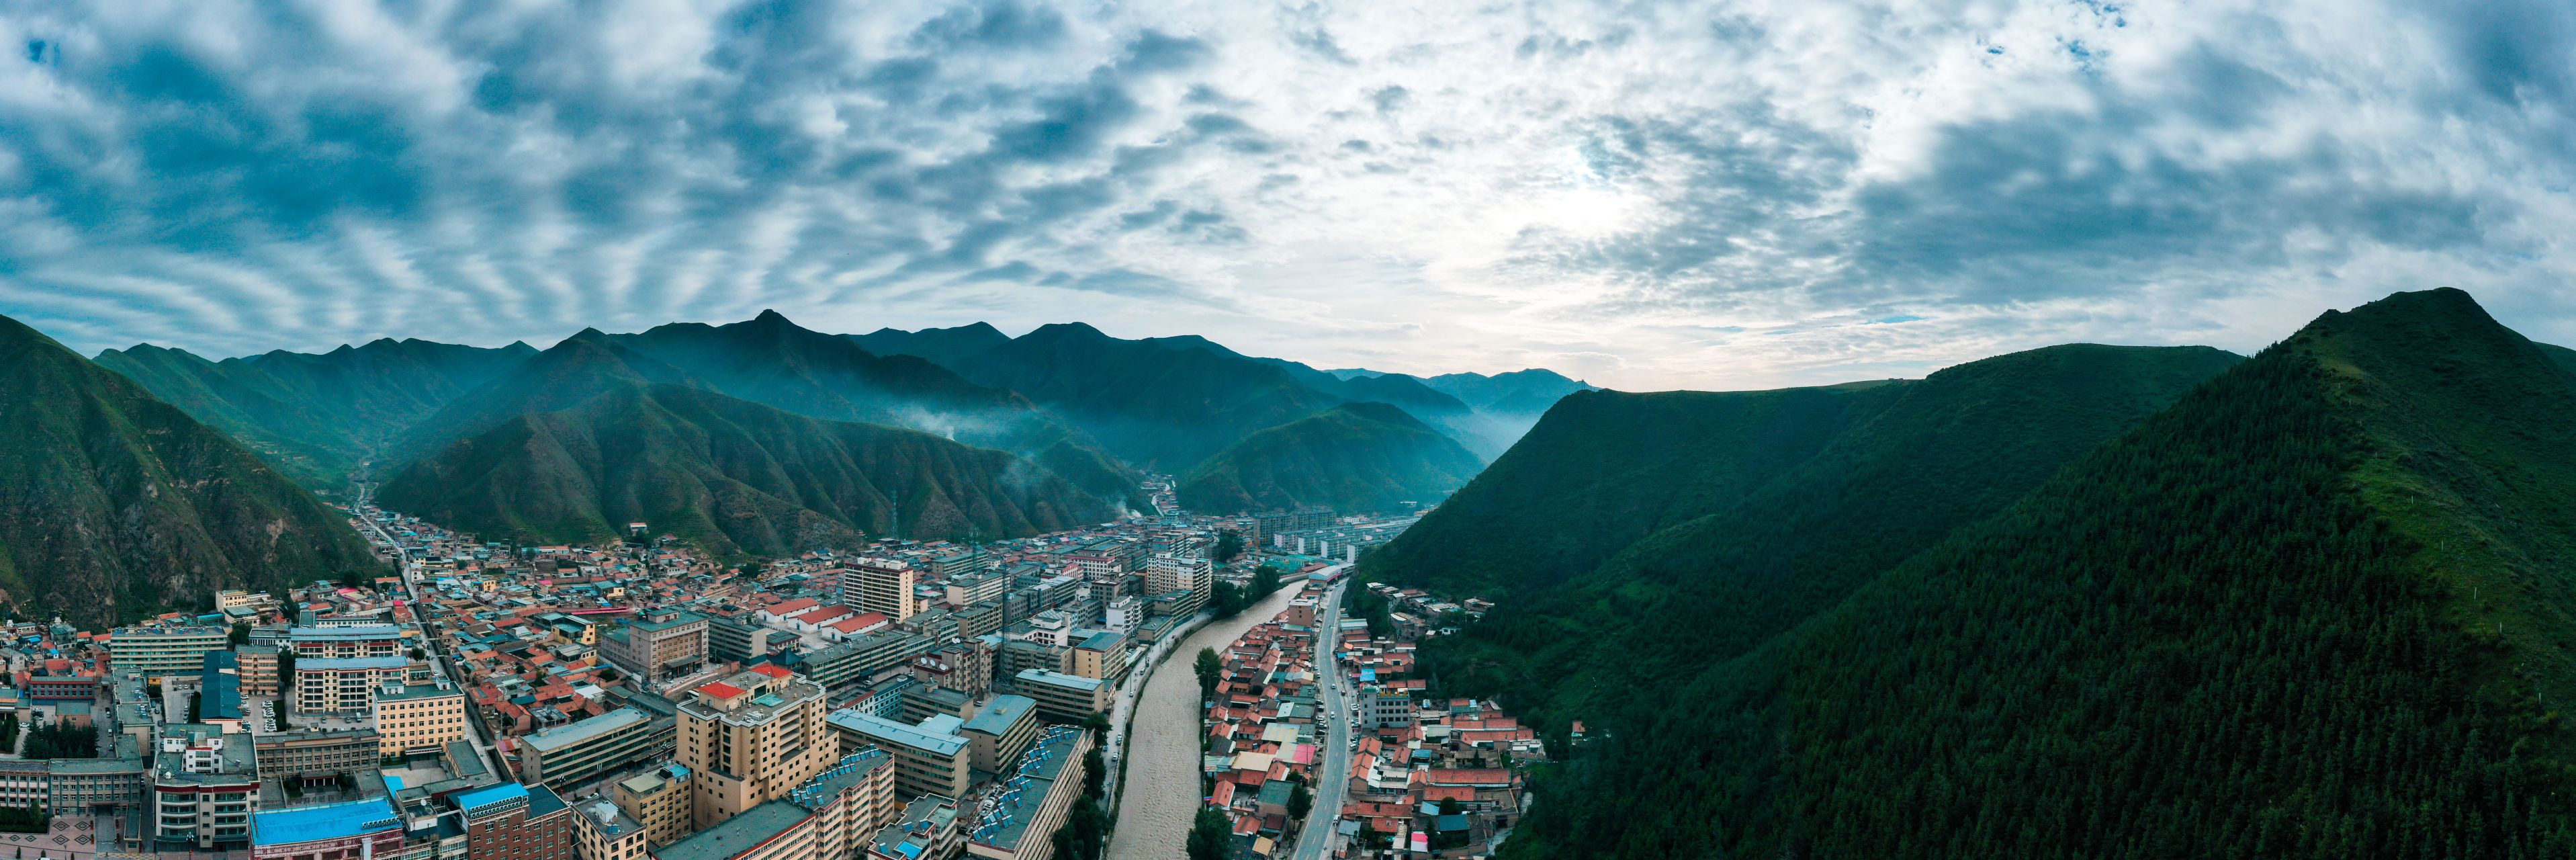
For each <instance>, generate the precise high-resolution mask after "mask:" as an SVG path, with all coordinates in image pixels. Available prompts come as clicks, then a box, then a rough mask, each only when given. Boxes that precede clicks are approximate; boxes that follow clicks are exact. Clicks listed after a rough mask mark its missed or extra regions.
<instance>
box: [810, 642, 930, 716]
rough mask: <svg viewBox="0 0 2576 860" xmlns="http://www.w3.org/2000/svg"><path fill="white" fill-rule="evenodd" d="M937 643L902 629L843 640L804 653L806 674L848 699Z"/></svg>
mask: <svg viewBox="0 0 2576 860" xmlns="http://www.w3.org/2000/svg"><path fill="white" fill-rule="evenodd" d="M935 647H938V643H936V642H933V641H931V640H930V638H929V637H926V636H922V635H919V634H915V633H907V632H904V631H901V630H885V631H879V632H876V633H870V634H867V635H865V636H857V637H852V638H849V639H844V640H842V641H841V642H839V643H838V644H835V645H832V646H831V647H828V648H825V649H823V650H821V651H816V652H814V653H811V654H807V655H805V659H804V665H803V668H804V673H805V677H806V678H809V679H811V680H812V681H813V682H814V683H816V684H820V685H822V686H823V688H824V689H826V690H829V691H831V695H832V696H833V697H834V698H836V699H837V698H846V697H848V696H850V695H851V694H854V693H856V692H858V689H859V687H861V686H863V685H865V684H866V683H867V682H868V679H869V678H870V677H872V676H874V675H876V673H878V672H882V671H885V670H887V669H891V668H894V667H896V666H901V665H904V664H905V663H908V662H911V660H912V658H914V657H919V656H921V655H923V654H928V653H930V649H932V648H935Z"/></svg>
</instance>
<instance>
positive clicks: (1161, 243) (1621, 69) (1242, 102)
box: [0, 0, 2576, 390]
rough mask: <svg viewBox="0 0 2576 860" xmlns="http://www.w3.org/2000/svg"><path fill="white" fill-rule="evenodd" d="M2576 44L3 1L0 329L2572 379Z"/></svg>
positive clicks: (676, 6) (1988, 11)
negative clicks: (2238, 365) (773, 319)
mask: <svg viewBox="0 0 2576 860" xmlns="http://www.w3.org/2000/svg"><path fill="white" fill-rule="evenodd" d="M2571 126H2576V5H2571V4H2568V3H2565V2H2564V0H2481V2H2475V3H2460V2H2438V3H2423V4H2403V3H2398V4H2383V3H2377V2H2372V0H2326V2H2310V0H2263V2H2194V1H2193V0H2174V2H2158V3H2152V4H2144V5H2141V6H2138V7H2134V8H2133V7H2131V6H2129V5H2127V4H2117V3H2111V2H2102V0H2079V1H2078V2H1942V1H1941V0H1934V2H1923V3H1902V4H1882V3H1847V2H1837V0H1783V2H1763V0H1753V2H1736V3H1612V2H1551V0H1531V2H1517V3H1515V2H1488V3H1424V2H1389V0H1375V2H1338V0H1315V2H1290V3H1265V2H1257V0H1236V1H1235V2H1213V3H1212V2H1156V0H1145V2H1134V3H1097V2H1087V3H1023V2H1010V0H1002V2H985V3H918V2H906V0H872V2H820V0H816V1H815V2H797V0H781V2H722V1H721V0H719V1H716V2H692V0H634V2H611V0H596V2H561V0H494V2H473V0H455V2H440V0H412V2H392V0H267V2H241V0H174V2H145V0H88V2H80V3H68V4H67V3H59V2H53V0H0V314H5V315H8V316H11V317H15V318H17V319H19V320H21V321H23V322H26V323H28V324H29V325H33V326H35V327H37V328H39V329H41V330H43V331H45V332H47V333H48V334H50V335H52V336H54V337H55V338H56V339H57V340H60V341H62V342H64V343H65V344H66V345H68V346H71V347H72V348H74V349H77V350H80V351H82V352H84V353H89V352H95V351H96V350H99V349H102V348H108V347H122V346H126V345H129V344H133V343H137V342H150V343H157V344H162V345H167V346H176V347H181V348H184V349H188V350H191V351H194V352H198V353H200V354H203V355H208V356H213V357H221V356H231V355H242V354H250V353H256V352H263V351H267V350H270V349H280V348H283V349H292V350H299V351H315V350H324V349H329V348H331V347H333V346H336V345H338V344H341V343H347V342H363V341H365V340H369V339H373V338H377V337H383V336H392V337H421V338H427V339H431V340H441V341H450V342H462V343H474V344H485V345H498V344H503V343H507V342H509V341H512V340H526V341H528V342H530V343H532V344H536V345H539V346H544V345H547V344H550V343H552V342H553V341H555V340H557V339H559V338H562V337H564V336H567V335H569V334H571V333H573V332H575V331H578V330H580V329H581V328H583V327H586V326H589V327H597V328H600V329H603V330H607V331H635V330H641V329H643V328H647V327H650V326H653V325H657V324H661V323H664V322H670V321H674V320H684V321H703V322H724V321H732V320H740V319H746V318H749V317H751V316H753V315H754V314H756V313H758V312H759V311H761V310H763V309H777V310H779V311H780V312H782V313H785V314H786V315H787V316H789V317H790V318H791V319H794V320H796V321H797V322H799V323H801V324H803V325H805V326H806V327H808V328H814V329H819V330H825V331H843V332H865V331H870V330H874V329H876V328H878V327H880V326H893V327H897V328H917V327H922V326H946V325H957V324H963V323H967V322H972V321H977V320H984V321H989V322H992V323H993V324H995V325H997V326H1000V327H1001V328H1002V329H1003V330H1004V331H1007V332H1011V333H1014V334H1016V333H1019V332H1022V331H1025V330H1027V329H1030V328H1033V327H1035V326H1037V325H1040V324H1043V323H1048V322H1060V321H1083V322H1089V323H1091V324H1093V325H1095V326H1097V327H1099V328H1100V329H1102V330H1104V331H1106V332H1109V333H1110V334H1113V335H1118V336H1122V337H1144V336H1156V335H1172V334H1183V333H1193V334H1203V335H1206V336H1208V337H1210V338H1213V339H1215V340H1217V341H1219V342H1222V343H1225V344H1227V345H1228V346H1231V347H1233V348H1235V349H1237V350H1240V351H1243V352H1247V353H1253V354H1260V355H1274V356H1280V357H1286V358H1293V359H1297V360H1300V361H1305V362H1307V363H1309V364H1313V365H1316V366H1319V367H1328V368H1329V367H1350V366H1359V367H1368V368H1374V369H1378V370H1386V371H1399V372H1410V373H1420V374H1430V373H1439V372H1447V371H1459V370H1472V371H1484V372H1496V371H1504V370H1513V369H1518V368H1522V367H1533V366H1535V367H1549V368H1553V369H1556V370H1558V371H1561V372H1564V373H1567V374H1569V375H1573V376H1577V377H1582V378H1586V379H1589V380H1590V381H1592V382H1595V383H1597V384H1601V385H1606V386H1611V387H1616V388H1623V389H1630V390H1650V389H1665V388H1703V389H1730V388H1760V387H1772V386H1779V385H1794V384H1812V383H1828V382H1836V381H1843V380H1850V379H1864V378H1880V377H1890V376H1918V375H1921V374H1922V373H1925V372H1927V371H1929V370H1932V369H1935V368H1938V367H1942V366H1946V365H1949V364H1955V363H1958V362H1961V361H1967V360H1973V359H1976V358H1980V357H1984V356H1988V355H1994V354H1998V353H2002V352H2009V351H2012V350H2016V349H2025V348H2031V347H2037V346H2044V345H2048V344H2053V343H2063V342H2070V341H2092V342H2107V343H2131V344H2210V345H2215V346H2220V347H2224V348H2228V349H2233V350H2237V351H2240V352H2249V351H2252V350H2255V349H2259V348H2261V347H2262V346H2263V345H2265V344H2267V343H2270V342H2272V341H2274V340H2277V339H2279V338H2281V337H2283V336H2285V335H2287V334H2289V333H2290V332H2291V331H2293V330H2295V329H2296V328H2297V327H2298V326H2299V325H2300V324H2302V323H2304V322H2305V321H2307V320H2308V319H2311V318H2313V317H2314V316H2316V315H2317V314H2318V313H2320V312H2322V311H2324V310H2326V309H2328V308H2341V307H2351V306H2353V305H2357V304H2360V303H2362V302H2366V301H2368V300H2370V299H2373V298H2376V297H2379V296H2382V295H2385V294H2387V293H2390V292H2394V291H2399V290H2408V289H2424V288H2431V287H2439V286H2452V287H2460V288H2463V289H2467V290H2469V291H2470V292H2471V293H2473V294H2474V295H2476V296H2477V297H2478V298H2479V300H2480V301H2481V302H2482V303H2483V304H2485V305H2486V307H2487V308H2488V309H2489V310H2490V312H2491V313H2493V314H2494V315H2495V316H2496V317H2497V318H2498V319H2500V320H2502V321H2503V322H2505V323H2506V324H2508V325H2511V326H2514V327H2515V328H2517V329H2519V330H2521V331H2522V332H2524V333H2525V334H2527V335H2530V336H2531V337H2533V338H2535V339H2538V340H2544V341H2552V342H2557V343H2576V288H2571V287H2570V279H2569V274H2570V270H2571V268H2576V248H2571V247H2570V245H2569V237H2571V236H2576V229H2571V228H2576V197H2571V196H2570V195H2569V193H2568V192H2569V187H2570V182H2571V167H2576V127H2571Z"/></svg>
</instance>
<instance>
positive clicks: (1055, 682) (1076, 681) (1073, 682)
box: [1016, 669, 1109, 691]
mask: <svg viewBox="0 0 2576 860" xmlns="http://www.w3.org/2000/svg"><path fill="white" fill-rule="evenodd" d="M1016 677H1018V678H1019V679H1020V680H1022V681H1030V682H1035V683H1040V684H1046V685H1049V686H1055V687H1073V688H1076V689H1081V690H1085V691H1089V690H1097V689H1100V685H1102V684H1106V683H1109V682H1107V681H1103V680H1101V679H1099V678H1085V677H1083V676H1080V675H1067V674H1065V673H1063V672H1050V671H1047V670H1045V669H1022V670H1020V674H1019V675H1018V676H1016Z"/></svg>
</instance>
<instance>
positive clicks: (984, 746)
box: [950, 696, 1038, 797]
mask: <svg viewBox="0 0 2576 860" xmlns="http://www.w3.org/2000/svg"><path fill="white" fill-rule="evenodd" d="M957 733H958V734H959V735H962V736H964V737H965V738H966V743H967V748H968V749H969V750H970V751H971V752H972V753H973V762H974V765H975V769H976V770H980V771H983V772H985V773H1000V772H1002V767H1003V766H1004V765H1007V764H1010V763H1011V762H1014V761H1018V760H1019V758H1020V754H1021V753H1024V752H1027V751H1028V749H1029V744H1031V743H1034V742H1036V741H1037V739H1038V702H1037V700H1036V699H1032V698H1029V697H1027V696H994V697H993V700H992V701H989V702H985V703H984V705H983V707H979V708H976V709H975V712H974V714H973V715H972V716H969V717H967V718H966V722H965V724H964V725H962V726H959V727H958V729H957ZM950 796H951V797H954V796H956V795H950Z"/></svg>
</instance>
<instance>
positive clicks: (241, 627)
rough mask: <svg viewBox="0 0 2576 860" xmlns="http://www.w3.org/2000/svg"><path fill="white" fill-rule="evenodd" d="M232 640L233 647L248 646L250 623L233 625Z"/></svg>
mask: <svg viewBox="0 0 2576 860" xmlns="http://www.w3.org/2000/svg"><path fill="white" fill-rule="evenodd" d="M232 640H233V647H236V648H238V647H241V646H243V645H247V644H249V643H250V622H247V621H245V622H242V623H239V624H235V625H233V633H232Z"/></svg>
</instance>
